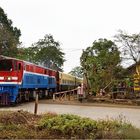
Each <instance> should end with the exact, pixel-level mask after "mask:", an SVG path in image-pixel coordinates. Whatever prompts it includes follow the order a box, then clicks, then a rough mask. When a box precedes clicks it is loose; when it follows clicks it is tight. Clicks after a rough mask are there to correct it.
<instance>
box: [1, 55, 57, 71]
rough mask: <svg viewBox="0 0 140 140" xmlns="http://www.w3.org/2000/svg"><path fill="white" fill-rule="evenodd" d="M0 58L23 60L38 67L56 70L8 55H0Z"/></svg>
mask: <svg viewBox="0 0 140 140" xmlns="http://www.w3.org/2000/svg"><path fill="white" fill-rule="evenodd" d="M0 59H12V60H17V61H23V62H24V63H26V64H31V65H35V66H38V67H42V68H47V69H49V70H52V71H56V70H53V69H50V68H48V67H44V66H42V65H37V64H34V63H31V62H28V61H25V60H21V59H17V58H13V57H8V56H3V55H0Z"/></svg>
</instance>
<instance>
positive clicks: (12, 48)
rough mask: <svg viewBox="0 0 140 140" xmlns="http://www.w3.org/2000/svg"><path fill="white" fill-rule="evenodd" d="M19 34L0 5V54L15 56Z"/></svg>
mask: <svg viewBox="0 0 140 140" xmlns="http://www.w3.org/2000/svg"><path fill="white" fill-rule="evenodd" d="M20 36H21V32H20V30H19V29H17V28H16V27H13V25H12V21H11V20H10V19H8V18H7V15H6V14H5V13H4V10H3V9H2V8H1V7H0V54H1V55H5V56H12V57H13V56H14V57H16V55H17V53H18V49H17V47H18V45H19V44H20V42H19V37H20Z"/></svg>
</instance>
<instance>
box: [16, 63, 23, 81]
mask: <svg viewBox="0 0 140 140" xmlns="http://www.w3.org/2000/svg"><path fill="white" fill-rule="evenodd" d="M22 75H23V63H22V62H17V77H18V83H20V82H21V81H22Z"/></svg>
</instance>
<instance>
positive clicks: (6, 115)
mask: <svg viewBox="0 0 140 140" xmlns="http://www.w3.org/2000/svg"><path fill="white" fill-rule="evenodd" d="M34 138H36V139H41V138H52V139H53V138H67V139H70V138H74V139H88V138H91V139H108V138H113V139H115V138H117V139H131V138H140V129H137V128H135V127H133V126H132V125H131V124H130V123H128V122H126V121H125V120H124V119H122V118H121V117H120V118H119V119H117V120H113V119H111V120H108V119H106V120H99V121H95V120H91V119H89V118H81V117H79V116H76V115H70V114H63V115H57V114H55V113H47V114H44V115H39V116H34V115H33V114H30V113H28V112H23V111H17V112H0V139H34Z"/></svg>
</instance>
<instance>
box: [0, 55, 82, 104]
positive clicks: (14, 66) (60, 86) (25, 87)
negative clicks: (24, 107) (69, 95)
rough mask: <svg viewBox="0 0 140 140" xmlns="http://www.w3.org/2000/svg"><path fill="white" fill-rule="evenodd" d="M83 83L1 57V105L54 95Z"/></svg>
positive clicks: (13, 59) (72, 77)
mask: <svg viewBox="0 0 140 140" xmlns="http://www.w3.org/2000/svg"><path fill="white" fill-rule="evenodd" d="M80 83H82V79H81V78H78V77H75V76H72V75H69V74H65V73H62V72H59V71H55V70H52V69H49V68H46V67H43V66H39V65H36V64H33V63H30V62H27V61H24V60H19V59H16V58H11V57H5V56H0V104H2V105H7V104H15V103H19V102H21V101H22V100H25V101H29V100H30V99H34V98H35V95H36V92H38V94H39V97H40V98H43V97H46V96H48V95H49V96H51V95H53V93H54V92H59V91H64V90H69V89H73V88H75V87H77V86H78V85H79V84H80Z"/></svg>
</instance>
